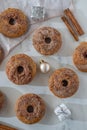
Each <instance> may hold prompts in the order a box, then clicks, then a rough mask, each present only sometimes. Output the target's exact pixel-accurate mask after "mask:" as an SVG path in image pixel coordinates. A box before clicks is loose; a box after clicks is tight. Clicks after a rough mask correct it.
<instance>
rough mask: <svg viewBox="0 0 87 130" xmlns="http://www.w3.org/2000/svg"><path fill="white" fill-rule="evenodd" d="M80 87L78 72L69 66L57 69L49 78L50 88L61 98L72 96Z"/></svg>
mask: <svg viewBox="0 0 87 130" xmlns="http://www.w3.org/2000/svg"><path fill="white" fill-rule="evenodd" d="M78 87H79V79H78V76H77V74H76V73H75V72H74V71H73V70H71V69H68V68H61V69H58V70H56V71H55V72H54V73H53V74H52V75H51V76H50V79H49V88H50V90H51V91H52V93H53V94H54V95H55V96H57V97H60V98H66V97H70V96H72V95H73V94H74V93H75V92H76V91H77V89H78Z"/></svg>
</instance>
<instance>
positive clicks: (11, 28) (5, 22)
mask: <svg viewBox="0 0 87 130" xmlns="http://www.w3.org/2000/svg"><path fill="white" fill-rule="evenodd" d="M28 25H29V24H28V18H27V17H26V16H25V15H24V13H23V12H22V11H21V10H19V9H15V8H8V9H6V10H5V11H3V12H2V13H1V14H0V32H1V33H2V34H4V35H5V36H7V37H10V38H15V37H19V36H21V35H23V34H24V33H25V32H26V31H27V30H28Z"/></svg>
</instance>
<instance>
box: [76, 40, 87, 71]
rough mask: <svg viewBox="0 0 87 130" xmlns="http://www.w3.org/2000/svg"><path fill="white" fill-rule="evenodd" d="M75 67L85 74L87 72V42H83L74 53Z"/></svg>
mask: <svg viewBox="0 0 87 130" xmlns="http://www.w3.org/2000/svg"><path fill="white" fill-rule="evenodd" d="M73 62H74V64H75V66H76V67H77V68H78V69H79V70H80V71H83V72H87V42H81V43H80V45H79V46H78V47H77V48H76V49H75V51H74V53H73Z"/></svg>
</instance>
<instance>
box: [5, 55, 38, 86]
mask: <svg viewBox="0 0 87 130" xmlns="http://www.w3.org/2000/svg"><path fill="white" fill-rule="evenodd" d="M6 73H7V76H8V79H9V80H11V81H12V82H13V83H15V84H19V85H22V84H27V83H29V82H30V81H31V80H32V79H33V78H34V76H35V74H36V64H35V63H34V61H33V60H32V59H31V57H29V56H28V55H26V54H17V55H15V56H12V57H11V59H10V60H9V61H8V63H7V65H6Z"/></svg>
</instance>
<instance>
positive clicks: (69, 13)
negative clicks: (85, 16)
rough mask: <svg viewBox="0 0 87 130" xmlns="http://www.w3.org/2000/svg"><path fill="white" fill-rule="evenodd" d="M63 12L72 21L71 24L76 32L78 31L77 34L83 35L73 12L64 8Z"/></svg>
mask: <svg viewBox="0 0 87 130" xmlns="http://www.w3.org/2000/svg"><path fill="white" fill-rule="evenodd" d="M64 14H65V15H66V16H67V17H68V18H69V20H70V21H71V22H72V24H73V26H74V27H75V29H76V32H77V33H78V35H80V36H81V35H83V34H84V31H83V29H82V28H81V26H80V24H79V23H78V21H77V20H76V18H75V17H74V15H73V13H72V12H71V11H70V9H69V8H68V9H65V10H64Z"/></svg>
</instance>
